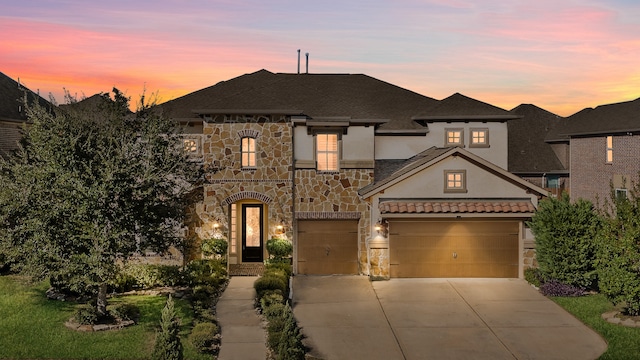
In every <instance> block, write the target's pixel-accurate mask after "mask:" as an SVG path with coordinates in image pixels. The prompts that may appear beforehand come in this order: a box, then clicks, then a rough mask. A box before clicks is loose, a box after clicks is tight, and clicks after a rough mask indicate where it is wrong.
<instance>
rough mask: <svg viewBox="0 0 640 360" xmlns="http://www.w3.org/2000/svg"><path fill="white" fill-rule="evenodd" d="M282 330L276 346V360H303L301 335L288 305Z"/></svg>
mask: <svg viewBox="0 0 640 360" xmlns="http://www.w3.org/2000/svg"><path fill="white" fill-rule="evenodd" d="M285 309H286V310H285V314H284V328H283V329H282V332H281V333H280V343H279V344H278V351H277V352H278V355H277V356H276V359H277V360H304V358H305V353H306V351H305V347H304V345H303V344H302V338H303V336H302V334H301V333H300V328H299V327H298V323H297V322H296V319H295V318H294V317H293V311H292V310H291V307H289V306H288V305H287V306H286V308H285Z"/></svg>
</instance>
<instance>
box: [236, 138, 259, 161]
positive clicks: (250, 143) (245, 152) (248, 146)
mask: <svg viewBox="0 0 640 360" xmlns="http://www.w3.org/2000/svg"><path fill="white" fill-rule="evenodd" d="M240 151H241V153H242V167H243V168H255V167H256V139H255V138H252V137H243V138H242V144H241V149H240Z"/></svg>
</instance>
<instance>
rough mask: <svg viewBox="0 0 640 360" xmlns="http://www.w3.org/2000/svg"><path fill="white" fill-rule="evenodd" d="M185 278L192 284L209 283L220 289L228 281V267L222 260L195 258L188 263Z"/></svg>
mask: <svg viewBox="0 0 640 360" xmlns="http://www.w3.org/2000/svg"><path fill="white" fill-rule="evenodd" d="M184 273H185V279H186V281H187V283H188V284H189V285H190V286H196V285H209V286H213V287H215V288H216V289H219V288H220V287H221V286H222V285H223V284H224V283H225V282H226V281H227V267H226V266H225V265H224V264H223V263H222V261H221V260H215V259H211V260H208V259H203V260H194V261H191V262H190V263H189V264H187V266H186V269H185V271H184Z"/></svg>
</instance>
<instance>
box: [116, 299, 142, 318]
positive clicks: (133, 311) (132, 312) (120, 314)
mask: <svg viewBox="0 0 640 360" xmlns="http://www.w3.org/2000/svg"><path fill="white" fill-rule="evenodd" d="M109 313H110V314H111V316H113V317H114V318H119V319H122V320H133V321H138V319H139V318H140V309H139V308H138V307H137V306H136V305H134V304H127V303H121V304H116V305H113V306H112V307H111V308H110V309H109Z"/></svg>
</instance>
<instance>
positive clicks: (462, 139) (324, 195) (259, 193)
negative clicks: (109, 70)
mask: <svg viewBox="0 0 640 360" xmlns="http://www.w3.org/2000/svg"><path fill="white" fill-rule="evenodd" d="M161 107H162V108H163V110H164V112H165V114H166V115H168V116H170V117H172V118H173V119H175V120H177V121H180V122H182V123H183V124H192V125H193V126H192V129H193V131H192V134H190V135H189V137H188V138H186V139H185V146H186V147H187V148H189V149H191V150H192V151H193V153H194V157H195V158H199V159H201V160H202V162H203V165H204V167H205V171H206V179H207V182H206V184H205V185H204V188H203V190H202V193H203V201H202V202H201V203H199V204H198V205H197V208H196V211H195V214H196V222H195V224H196V225H195V226H193V227H192V228H191V229H190V231H191V233H192V234H196V235H198V237H200V238H207V237H211V236H214V235H216V234H222V235H224V236H226V237H227V238H228V240H229V244H230V246H229V262H230V263H231V264H242V263H260V262H262V261H264V260H265V259H266V257H267V255H268V254H267V253H266V250H265V246H264V245H265V241H266V240H267V239H269V238H271V237H276V236H277V237H287V238H289V239H291V240H292V241H293V244H294V258H293V261H294V262H293V265H294V271H295V272H296V273H298V274H367V275H370V276H372V278H381V279H385V278H389V277H423V276H426V277H474V276H475V277H521V276H522V271H523V263H524V258H523V252H524V239H525V237H526V230H525V227H524V221H525V220H526V219H528V218H529V217H530V216H531V215H532V214H533V211H534V210H535V208H536V206H537V201H538V199H539V198H541V197H543V196H546V194H547V193H546V191H545V190H544V189H542V188H540V187H538V186H536V185H533V184H531V183H530V182H527V181H524V180H523V179H522V178H520V177H518V176H515V175H513V174H511V173H509V172H508V171H507V170H506V169H507V167H508V165H509V159H508V148H509V144H508V134H507V132H508V129H507V123H508V122H509V121H513V120H517V119H519V118H520V116H519V115H515V114H513V113H510V112H508V111H505V110H503V109H500V108H497V107H495V106H492V105H489V104H486V103H482V102H480V101H477V100H474V99H471V98H468V97H466V96H464V95H461V94H454V95H452V96H450V97H448V98H446V99H444V100H442V101H437V100H434V99H432V98H429V97H425V96H423V95H420V94H417V93H414V92H411V91H408V90H406V89H402V88H400V87H397V86H394V85H392V84H389V83H386V82H383V81H380V80H377V79H374V78H371V77H368V76H366V75H347V74H274V73H271V72H268V71H266V70H261V71H258V72H255V73H252V74H247V75H243V76H240V77H237V78H234V79H231V80H228V81H223V82H220V83H218V84H216V85H214V86H212V87H209V88H205V89H202V90H199V91H196V92H193V93H191V94H188V95H185V96H183V97H180V98H178V99H175V100H172V101H169V102H167V103H164V104H161Z"/></svg>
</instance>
